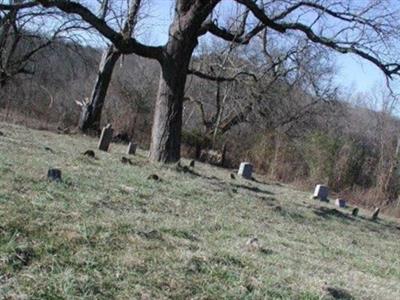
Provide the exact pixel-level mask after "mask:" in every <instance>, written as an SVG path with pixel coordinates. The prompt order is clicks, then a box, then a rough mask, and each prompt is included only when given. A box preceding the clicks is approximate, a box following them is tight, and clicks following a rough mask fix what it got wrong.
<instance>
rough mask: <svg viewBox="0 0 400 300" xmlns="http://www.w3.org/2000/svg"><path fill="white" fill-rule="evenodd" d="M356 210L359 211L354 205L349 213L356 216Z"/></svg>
mask: <svg viewBox="0 0 400 300" xmlns="http://www.w3.org/2000/svg"><path fill="white" fill-rule="evenodd" d="M358 211H359V209H358V207H354V208H353V211H352V212H351V214H352V215H353V217H357V216H358Z"/></svg>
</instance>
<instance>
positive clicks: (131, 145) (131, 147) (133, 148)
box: [126, 142, 137, 155]
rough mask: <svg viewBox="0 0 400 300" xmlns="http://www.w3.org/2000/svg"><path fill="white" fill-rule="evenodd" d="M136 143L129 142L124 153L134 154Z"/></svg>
mask: <svg viewBox="0 0 400 300" xmlns="http://www.w3.org/2000/svg"><path fill="white" fill-rule="evenodd" d="M136 146H137V145H136V144H135V143H132V142H130V143H129V145H128V149H126V154H128V155H135V154H136Z"/></svg>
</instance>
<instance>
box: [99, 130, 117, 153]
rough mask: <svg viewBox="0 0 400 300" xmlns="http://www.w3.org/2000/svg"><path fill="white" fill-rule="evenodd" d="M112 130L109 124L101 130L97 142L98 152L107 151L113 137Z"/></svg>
mask: <svg viewBox="0 0 400 300" xmlns="http://www.w3.org/2000/svg"><path fill="white" fill-rule="evenodd" d="M113 133H114V130H113V129H112V128H111V124H108V125H107V126H106V127H104V128H103V130H102V131H101V135H100V140H99V146H98V147H99V150H101V151H106V152H107V151H108V148H109V147H110V143H111V140H112V137H113Z"/></svg>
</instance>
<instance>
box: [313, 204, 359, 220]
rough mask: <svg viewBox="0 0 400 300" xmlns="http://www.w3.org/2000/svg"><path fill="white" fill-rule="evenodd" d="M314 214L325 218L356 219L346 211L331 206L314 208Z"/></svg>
mask: <svg viewBox="0 0 400 300" xmlns="http://www.w3.org/2000/svg"><path fill="white" fill-rule="evenodd" d="M314 214H316V215H317V216H319V217H322V218H324V219H333V218H336V219H342V220H346V221H354V218H352V217H350V216H348V215H347V214H345V213H342V212H341V211H339V210H337V209H336V208H329V207H323V206H322V207H318V208H315V209H314Z"/></svg>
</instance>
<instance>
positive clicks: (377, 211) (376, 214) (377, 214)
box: [371, 207, 381, 221]
mask: <svg viewBox="0 0 400 300" xmlns="http://www.w3.org/2000/svg"><path fill="white" fill-rule="evenodd" d="M380 211H381V209H380V208H379V207H377V208H375V210H374V213H373V214H372V218H371V219H372V221H376V220H377V219H378V216H379V212H380Z"/></svg>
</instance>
